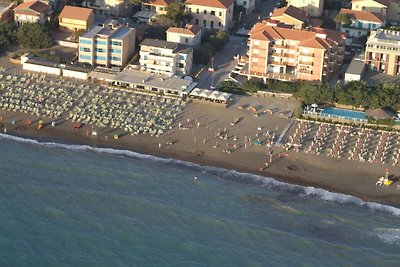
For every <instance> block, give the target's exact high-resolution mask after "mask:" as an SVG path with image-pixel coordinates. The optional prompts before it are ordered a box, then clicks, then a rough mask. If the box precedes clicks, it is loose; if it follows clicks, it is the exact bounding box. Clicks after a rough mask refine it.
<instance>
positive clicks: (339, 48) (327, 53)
mask: <svg viewBox="0 0 400 267" xmlns="http://www.w3.org/2000/svg"><path fill="white" fill-rule="evenodd" d="M249 34H250V37H249V50H248V57H249V61H248V68H247V69H244V70H243V72H242V74H245V75H247V76H248V78H251V77H258V78H262V79H264V80H265V81H266V80H267V79H274V80H283V81H295V80H305V81H327V80H328V79H329V78H330V76H331V75H332V74H333V73H334V72H335V71H337V70H338V69H339V68H340V66H341V64H342V61H343V56H344V48H345V36H344V35H342V34H341V33H340V32H338V31H334V30H327V29H321V28H316V29H312V30H299V29H290V28H282V27H277V26H271V25H266V24H264V23H257V24H256V25H255V26H254V27H253V29H252V30H251V31H250V33H249Z"/></svg>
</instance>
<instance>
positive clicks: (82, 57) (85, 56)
mask: <svg viewBox="0 0 400 267" xmlns="http://www.w3.org/2000/svg"><path fill="white" fill-rule="evenodd" d="M79 58H80V59H83V60H91V59H92V57H91V56H88V55H80V56H79Z"/></svg>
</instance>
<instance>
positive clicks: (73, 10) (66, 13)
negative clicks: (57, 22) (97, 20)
mask: <svg viewBox="0 0 400 267" xmlns="http://www.w3.org/2000/svg"><path fill="white" fill-rule="evenodd" d="M92 13H93V10H92V9H90V8H84V7H77V6H65V7H64V8H63V10H62V11H61V13H60V16H59V17H60V18H63V19H75V20H84V21H86V20H88V18H89V17H90V15H91V14H92Z"/></svg>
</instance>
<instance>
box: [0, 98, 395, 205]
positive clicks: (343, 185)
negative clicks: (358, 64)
mask: <svg viewBox="0 0 400 267" xmlns="http://www.w3.org/2000/svg"><path fill="white" fill-rule="evenodd" d="M274 105H278V106H277V107H276V109H277V110H278V109H279V110H280V111H285V112H286V111H289V110H293V109H294V107H295V106H296V101H294V100H293V101H287V100H285V101H282V103H279V101H277V100H276V99H273V98H265V97H241V98H240V99H239V98H238V99H235V100H234V102H233V103H232V104H231V105H230V106H229V107H227V108H225V107H223V106H221V105H211V104H207V103H193V102H192V103H189V104H188V105H187V106H186V107H185V108H184V109H183V111H181V112H180V113H179V114H178V116H177V117H176V119H175V121H174V123H173V126H172V129H170V130H168V131H167V132H165V133H163V134H162V135H160V136H158V137H156V136H149V135H143V134H138V135H129V134H126V133H125V132H124V131H123V130H113V129H110V128H100V127H96V126H92V125H82V127H81V128H79V129H75V128H74V126H75V125H76V122H70V121H64V120H60V121H62V123H58V124H57V125H56V126H52V125H51V122H52V121H54V119H51V118H46V117H41V116H33V115H30V114H26V113H19V112H13V111H6V110H1V112H0V115H1V118H2V121H1V122H0V125H1V129H3V128H4V126H5V125H6V127H7V134H11V135H15V136H20V137H24V138H32V139H37V140H40V141H55V142H61V143H63V142H68V143H75V144H87V145H90V146H94V147H109V148H116V149H125V150H131V151H135V152H139V153H143V154H149V155H155V156H159V157H164V158H173V159H179V160H183V161H189V162H193V163H198V164H201V165H209V166H217V167H222V168H226V169H234V170H237V171H240V172H246V173H254V174H260V175H263V176H266V177H273V178H276V179H277V180H280V181H283V182H288V183H293V184H299V185H306V186H313V187H317V188H323V189H327V190H329V191H333V192H339V193H343V194H349V195H353V196H356V197H359V198H361V199H362V200H364V201H373V202H379V203H384V204H390V205H395V206H397V205H399V204H400V201H399V195H400V191H398V190H397V189H396V185H397V183H395V184H394V185H392V186H390V187H378V186H376V185H375V183H376V181H377V179H378V177H381V176H382V175H384V173H385V171H386V169H390V171H391V172H390V174H392V175H395V176H398V175H399V173H398V172H399V170H398V167H392V166H390V167H389V166H386V165H382V164H375V163H366V162H355V161H350V160H348V159H347V158H340V159H338V158H332V157H327V156H325V155H314V154H306V153H304V152H295V151H293V150H290V151H285V150H284V149H283V146H275V145H273V144H271V145H268V138H272V135H274V140H277V139H278V137H279V136H280V134H281V133H282V131H284V130H285V129H286V128H288V127H289V126H290V125H291V124H292V122H293V119H289V118H285V117H284V116H283V115H284V114H282V112H278V111H276V112H275V111H273V112H274V113H275V114H270V112H264V111H263V110H265V108H267V107H268V108H269V109H270V110H271V109H272V110H273V109H274V108H275V106H274ZM279 105H280V106H279ZM239 106H240V107H243V108H242V109H238V107H239ZM250 106H252V107H257V106H258V110H259V111H260V112H259V113H258V114H259V115H258V116H257V117H256V116H255V115H254V114H255V113H257V111H256V112H253V111H251V110H248V108H249V107H250ZM237 118H239V121H238V122H236V123H233V121H235V119H237ZM40 119H41V120H42V121H43V123H44V127H43V128H41V129H40V130H38V129H37V128H38V127H37V125H38V121H39V120H40ZM28 121H31V122H32V123H31V125H29V124H28ZM231 123H232V124H234V125H231ZM93 132H95V133H96V135H92V133H93ZM115 135H117V136H118V139H114V136H115ZM234 139H235V140H234ZM245 139H246V140H248V139H250V140H251V141H246V142H245V141H244V140H245ZM266 163H267V164H268V166H267V164H266ZM261 169H262V170H261ZM242 182H245V181H242Z"/></svg>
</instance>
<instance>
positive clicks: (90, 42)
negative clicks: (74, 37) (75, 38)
mask: <svg viewBox="0 0 400 267" xmlns="http://www.w3.org/2000/svg"><path fill="white" fill-rule="evenodd" d="M79 42H80V43H81V44H90V45H91V44H92V40H85V39H80V40H79Z"/></svg>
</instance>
